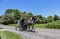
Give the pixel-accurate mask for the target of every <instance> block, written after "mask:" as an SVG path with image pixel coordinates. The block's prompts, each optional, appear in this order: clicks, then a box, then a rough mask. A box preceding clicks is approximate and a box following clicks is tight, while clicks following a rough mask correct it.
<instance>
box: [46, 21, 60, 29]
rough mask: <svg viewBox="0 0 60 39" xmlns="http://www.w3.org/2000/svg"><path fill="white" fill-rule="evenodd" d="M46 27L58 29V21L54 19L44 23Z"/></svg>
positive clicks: (59, 23)
mask: <svg viewBox="0 0 60 39" xmlns="http://www.w3.org/2000/svg"><path fill="white" fill-rule="evenodd" d="M46 28H51V29H60V21H55V22H52V23H49V24H47V25H46Z"/></svg>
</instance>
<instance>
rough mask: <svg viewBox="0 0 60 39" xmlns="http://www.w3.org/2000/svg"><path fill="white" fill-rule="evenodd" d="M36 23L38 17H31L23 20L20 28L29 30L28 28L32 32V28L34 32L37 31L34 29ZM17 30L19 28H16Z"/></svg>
mask: <svg viewBox="0 0 60 39" xmlns="http://www.w3.org/2000/svg"><path fill="white" fill-rule="evenodd" d="M35 21H36V17H34V16H33V17H31V18H29V19H27V20H25V19H22V20H20V26H18V28H19V30H20V31H21V30H27V28H28V29H29V30H30V26H32V30H34V31H35V28H34V24H35ZM16 29H17V27H16Z"/></svg>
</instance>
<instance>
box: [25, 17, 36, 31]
mask: <svg viewBox="0 0 60 39" xmlns="http://www.w3.org/2000/svg"><path fill="white" fill-rule="evenodd" d="M35 22H36V17H31V18H30V19H28V20H27V22H26V24H27V27H28V30H30V26H31V27H32V30H34V31H35V27H34V24H35Z"/></svg>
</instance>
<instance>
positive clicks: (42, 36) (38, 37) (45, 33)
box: [0, 25, 60, 39]
mask: <svg viewBox="0 0 60 39" xmlns="http://www.w3.org/2000/svg"><path fill="white" fill-rule="evenodd" d="M0 26H1V27H2V28H3V29H6V30H8V31H11V32H14V33H16V34H20V35H21V36H23V38H24V39H60V30H58V29H36V32H28V31H19V30H17V31H16V30H15V28H13V27H9V26H6V25H0Z"/></svg>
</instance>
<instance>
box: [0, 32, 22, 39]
mask: <svg viewBox="0 0 60 39" xmlns="http://www.w3.org/2000/svg"><path fill="white" fill-rule="evenodd" d="M0 37H1V39H22V37H21V36H20V35H17V34H15V33H13V32H9V31H0Z"/></svg>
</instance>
